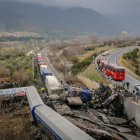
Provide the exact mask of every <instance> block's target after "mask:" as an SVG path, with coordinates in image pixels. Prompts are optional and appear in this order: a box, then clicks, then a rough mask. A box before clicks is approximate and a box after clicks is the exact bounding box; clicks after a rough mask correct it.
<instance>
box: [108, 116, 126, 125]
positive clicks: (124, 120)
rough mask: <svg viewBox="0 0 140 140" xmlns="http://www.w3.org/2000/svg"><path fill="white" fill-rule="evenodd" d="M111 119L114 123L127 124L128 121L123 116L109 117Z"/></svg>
mask: <svg viewBox="0 0 140 140" xmlns="http://www.w3.org/2000/svg"><path fill="white" fill-rule="evenodd" d="M108 119H109V121H110V122H111V123H112V124H119V125H121V124H125V123H127V120H126V119H123V118H118V117H108Z"/></svg>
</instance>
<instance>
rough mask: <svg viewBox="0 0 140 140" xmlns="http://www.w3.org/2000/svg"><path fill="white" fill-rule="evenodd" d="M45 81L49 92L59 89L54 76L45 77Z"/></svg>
mask: <svg viewBox="0 0 140 140" xmlns="http://www.w3.org/2000/svg"><path fill="white" fill-rule="evenodd" d="M46 80H47V82H48V84H49V86H50V88H51V90H55V89H60V84H59V82H58V80H57V79H56V78H55V77H54V76H46Z"/></svg>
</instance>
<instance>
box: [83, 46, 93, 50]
mask: <svg viewBox="0 0 140 140" xmlns="http://www.w3.org/2000/svg"><path fill="white" fill-rule="evenodd" d="M85 50H86V51H92V50H95V48H94V47H92V46H91V47H86V48H85Z"/></svg>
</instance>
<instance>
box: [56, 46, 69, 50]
mask: <svg viewBox="0 0 140 140" xmlns="http://www.w3.org/2000/svg"><path fill="white" fill-rule="evenodd" d="M66 47H68V46H60V47H58V49H59V50H63V49H64V48H66Z"/></svg>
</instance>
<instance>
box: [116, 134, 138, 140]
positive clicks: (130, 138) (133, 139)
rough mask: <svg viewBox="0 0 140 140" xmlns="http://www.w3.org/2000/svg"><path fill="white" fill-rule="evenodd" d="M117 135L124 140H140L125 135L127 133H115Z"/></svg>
mask: <svg viewBox="0 0 140 140" xmlns="http://www.w3.org/2000/svg"><path fill="white" fill-rule="evenodd" d="M117 134H118V135H120V136H122V137H124V138H126V139H127V140H140V138H138V137H136V136H133V135H130V134H127V133H117Z"/></svg>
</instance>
